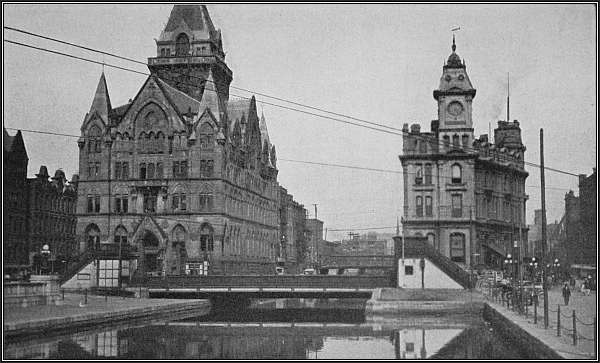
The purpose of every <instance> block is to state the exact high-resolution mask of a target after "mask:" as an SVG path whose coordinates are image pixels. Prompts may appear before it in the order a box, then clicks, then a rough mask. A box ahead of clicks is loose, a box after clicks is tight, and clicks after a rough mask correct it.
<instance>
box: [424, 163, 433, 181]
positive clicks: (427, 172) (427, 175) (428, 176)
mask: <svg viewBox="0 0 600 363" xmlns="http://www.w3.org/2000/svg"><path fill="white" fill-rule="evenodd" d="M431 171H432V168H431V164H425V184H427V185H430V184H432V180H431V176H432V175H431Z"/></svg>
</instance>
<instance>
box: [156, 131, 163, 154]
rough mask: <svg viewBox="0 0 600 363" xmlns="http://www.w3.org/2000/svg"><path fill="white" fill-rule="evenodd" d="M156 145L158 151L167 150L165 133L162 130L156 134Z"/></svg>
mask: <svg viewBox="0 0 600 363" xmlns="http://www.w3.org/2000/svg"><path fill="white" fill-rule="evenodd" d="M156 145H157V147H156V152H158V153H163V152H165V134H163V133H162V132H160V131H159V132H158V133H157V134H156Z"/></svg>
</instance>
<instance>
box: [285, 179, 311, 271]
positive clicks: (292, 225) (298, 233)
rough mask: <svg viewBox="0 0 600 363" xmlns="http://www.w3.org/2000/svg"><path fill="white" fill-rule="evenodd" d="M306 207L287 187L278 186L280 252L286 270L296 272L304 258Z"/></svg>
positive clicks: (301, 265) (306, 248) (305, 248)
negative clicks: (296, 199)
mask: <svg viewBox="0 0 600 363" xmlns="http://www.w3.org/2000/svg"><path fill="white" fill-rule="evenodd" d="M306 221H307V220H306V209H305V208H304V206H303V205H302V204H300V203H298V202H296V201H295V200H294V196H293V195H291V194H289V193H288V191H287V189H285V188H283V187H279V230H280V241H279V242H280V251H281V252H280V254H279V255H278V257H281V258H283V260H284V262H285V267H286V271H287V272H289V273H298V272H300V271H301V270H302V267H303V265H304V263H305V260H306V252H307V250H308V246H307V232H308V230H307V224H306Z"/></svg>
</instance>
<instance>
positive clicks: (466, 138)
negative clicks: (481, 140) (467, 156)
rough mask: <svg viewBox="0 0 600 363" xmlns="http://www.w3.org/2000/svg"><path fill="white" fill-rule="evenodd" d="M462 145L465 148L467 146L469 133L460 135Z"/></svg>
mask: <svg viewBox="0 0 600 363" xmlns="http://www.w3.org/2000/svg"><path fill="white" fill-rule="evenodd" d="M462 146H463V149H466V148H468V147H469V135H462Z"/></svg>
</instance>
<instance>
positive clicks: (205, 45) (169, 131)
mask: <svg viewBox="0 0 600 363" xmlns="http://www.w3.org/2000/svg"><path fill="white" fill-rule="evenodd" d="M156 47H157V50H156V51H157V54H156V57H151V58H148V68H149V69H150V71H151V75H150V76H149V77H148V78H147V79H146V81H145V83H144V84H143V86H142V87H141V89H140V90H139V92H138V93H137V95H136V96H135V97H134V98H133V99H132V100H131V101H130V102H129V103H127V104H125V105H121V106H118V107H113V106H112V104H111V101H110V97H109V92H108V87H107V83H106V79H105V77H104V74H102V76H101V77H100V81H99V84H98V87H97V89H96V92H95V95H94V99H93V102H92V105H91V108H90V111H89V113H87V114H86V116H85V118H84V120H83V124H82V126H81V138H80V139H79V141H78V145H79V150H80V155H79V169H80V181H79V188H78V191H79V194H78V195H79V199H78V206H77V217H78V223H77V231H76V232H77V237H78V241H79V242H80V250H81V251H86V250H87V251H98V252H99V253H100V254H102V255H104V256H107V257H106V259H107V261H109V260H111V259H112V261H113V262H110V263H109V262H106V266H108V267H106V269H113V270H114V269H115V262H114V261H115V259H118V255H117V252H118V251H121V256H122V257H123V258H124V259H127V260H129V261H128V264H127V265H128V271H129V272H130V273H131V274H132V275H133V276H136V274H137V275H139V276H146V275H149V274H150V275H164V274H169V275H171V274H174V275H179V274H205V273H210V274H237V273H274V271H275V258H276V257H277V256H279V255H280V254H281V251H279V249H280V243H281V241H280V233H281V232H283V231H280V218H282V216H283V214H282V209H285V211H286V213H284V214H285V216H286V218H287V221H288V222H287V223H288V225H287V227H286V229H285V233H286V236H287V237H288V241H290V242H289V243H291V244H292V245H290V246H289V247H292V248H291V249H290V248H288V249H287V254H288V255H290V256H289V258H290V259H291V260H293V259H294V253H293V252H292V251H293V250H294V248H293V247H294V246H293V243H295V241H296V239H297V238H298V237H297V236H299V235H301V234H302V233H303V232H304V231H303V227H295V224H293V223H292V224H290V222H289V221H290V220H291V221H296V219H298V220H299V219H300V216H301V215H302V213H301V212H300V211H299V210H300V209H303V208H301V206H300V205H295V204H294V203H295V202H293V201H289V200H288V199H285V198H284V199H285V200H282V199H281V198H282V193H281V190H280V186H279V184H278V182H277V173H278V170H277V158H276V151H275V146H274V145H273V144H272V143H271V141H270V139H269V135H268V131H267V125H266V120H265V118H264V115H263V116H261V117H259V115H258V113H257V109H256V100H255V98H254V97H252V98H251V99H240V100H231V99H229V84H230V83H231V80H232V77H233V73H232V71H231V70H230V69H229V68H228V66H227V64H226V63H225V52H224V50H223V44H222V37H221V31H220V30H217V29H215V27H214V25H213V23H212V20H211V19H210V16H209V14H208V11H207V9H206V7H205V6H200V5H175V6H174V7H173V9H172V11H171V14H170V17H169V20H168V22H167V24H166V26H165V28H164V30H163V31H162V33H161V34H160V37H159V38H158V40H157V41H156ZM281 203H285V204H286V205H287V207H285V208H282V207H281ZM296 204H297V203H296ZM296 210H298V211H296ZM292 236H294V237H292ZM101 269H102V266H101ZM100 275H104V276H108V275H111V276H115V277H114V278H113V279H112V280H111V281H106V282H104V283H105V284H106V286H114V284H115V283H116V274H115V273H114V271H113V272H112V273H110V274H109V273H103V272H102V271H100V272H98V276H100Z"/></svg>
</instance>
